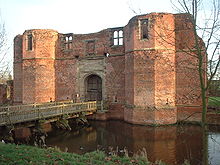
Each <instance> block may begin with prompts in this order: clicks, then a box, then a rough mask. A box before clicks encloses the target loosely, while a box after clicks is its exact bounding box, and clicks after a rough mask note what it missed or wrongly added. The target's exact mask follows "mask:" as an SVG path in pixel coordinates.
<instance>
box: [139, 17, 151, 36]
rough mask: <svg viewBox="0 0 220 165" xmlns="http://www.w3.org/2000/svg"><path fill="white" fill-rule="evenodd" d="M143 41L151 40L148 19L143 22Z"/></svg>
mask: <svg viewBox="0 0 220 165" xmlns="http://www.w3.org/2000/svg"><path fill="white" fill-rule="evenodd" d="M141 39H149V34H148V19H143V20H141Z"/></svg>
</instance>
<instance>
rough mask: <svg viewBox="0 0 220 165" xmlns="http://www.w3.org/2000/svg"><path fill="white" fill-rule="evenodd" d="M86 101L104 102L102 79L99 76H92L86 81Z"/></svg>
mask: <svg viewBox="0 0 220 165" xmlns="http://www.w3.org/2000/svg"><path fill="white" fill-rule="evenodd" d="M85 86H86V100H88V101H95V100H96V101H101V100H102V79H101V77H99V76H97V75H90V76H88V77H87V78H86V79H85Z"/></svg>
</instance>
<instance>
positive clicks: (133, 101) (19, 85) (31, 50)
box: [13, 13, 201, 124]
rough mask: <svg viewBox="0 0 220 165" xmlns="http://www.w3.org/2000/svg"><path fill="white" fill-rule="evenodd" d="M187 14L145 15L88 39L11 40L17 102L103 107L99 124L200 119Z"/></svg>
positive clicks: (29, 36)
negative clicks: (105, 109)
mask: <svg viewBox="0 0 220 165" xmlns="http://www.w3.org/2000/svg"><path fill="white" fill-rule="evenodd" d="M189 20H190V15H187V14H170V13H150V14H146V15H139V16H135V17H133V18H132V19H131V20H130V21H129V22H128V24H127V25H126V26H124V27H116V28H108V29H105V30H102V31H100V32H97V33H91V34H74V33H68V34H61V33H58V32H57V31H55V30H49V29H32V30H26V31H25V32H24V33H23V35H17V36H16V37H15V39H14V97H13V99H14V103H16V104H28V103H42V102H50V101H62V100H74V101H76V102H79V101H88V100H98V101H100V100H103V101H104V102H105V103H108V104H109V111H108V112H107V113H104V114H97V115H96V116H94V118H96V119H103V120H106V119H120V120H124V121H127V122H130V123H133V124H173V123H176V122H177V121H179V120H190V121H200V120H201V113H200V112H201V97H200V83H199V76H198V74H197V69H196V68H197V67H196V58H195V55H192V56H190V55H188V54H187V53H186V52H187V50H188V49H189V48H193V45H194V39H193V29H192V25H191V23H190V21H189Z"/></svg>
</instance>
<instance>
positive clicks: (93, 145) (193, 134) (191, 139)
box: [46, 121, 220, 165]
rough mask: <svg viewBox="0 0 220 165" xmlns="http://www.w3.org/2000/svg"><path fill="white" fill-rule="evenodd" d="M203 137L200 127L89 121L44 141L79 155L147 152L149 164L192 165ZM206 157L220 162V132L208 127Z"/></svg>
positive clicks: (198, 161)
mask: <svg viewBox="0 0 220 165" xmlns="http://www.w3.org/2000/svg"><path fill="white" fill-rule="evenodd" d="M202 137H203V135H202V129H201V127H200V126H196V125H181V126H161V127H147V126H139V125H131V124H128V123H125V122H120V121H107V122H100V121H90V126H88V127H83V128H80V129H75V130H74V129H73V130H72V131H61V130H57V129H56V130H53V131H52V132H50V133H48V137H47V138H46V144H47V146H57V147H59V148H60V149H61V150H62V151H68V152H73V153H78V154H83V153H86V152H91V151H94V150H97V149H99V150H103V151H105V152H106V153H109V154H111V151H112V150H114V151H116V150H117V151H118V153H119V155H120V154H122V155H123V151H124V149H125V148H126V150H127V151H128V154H129V155H130V156H132V155H134V154H136V153H138V152H139V151H140V150H142V149H143V148H145V149H146V151H147V155H148V159H149V160H150V161H156V160H162V161H164V162H166V163H167V164H181V163H183V162H184V160H185V159H187V160H189V161H190V163H191V165H198V164H201V162H202V160H203V138H202ZM207 141H208V156H207V159H208V161H209V162H210V164H211V165H218V164H219V162H220V156H219V153H220V130H219V129H217V127H215V126H214V127H211V128H210V129H209V132H208V137H207Z"/></svg>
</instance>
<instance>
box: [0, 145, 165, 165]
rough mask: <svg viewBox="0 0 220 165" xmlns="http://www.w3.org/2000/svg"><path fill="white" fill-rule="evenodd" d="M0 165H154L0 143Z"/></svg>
mask: <svg viewBox="0 0 220 165" xmlns="http://www.w3.org/2000/svg"><path fill="white" fill-rule="evenodd" d="M0 164H1V165H12V164H13V165H14V164H16V165H38V164H42V165H43V164H46V165H50V164H51V165H62V164H63V165H117V164H124V165H132V164H135V165H156V164H158V165H159V164H162V163H153V164H152V163H150V162H149V161H148V160H147V159H146V158H145V157H141V156H139V157H136V158H135V157H133V158H129V157H118V156H107V155H106V154H104V153H103V152H101V151H95V152H91V153H87V154H84V155H77V154H73V153H66V152H59V151H57V150H55V149H52V148H51V149H41V148H37V147H32V146H26V145H15V144H4V143H1V142H0Z"/></svg>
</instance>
